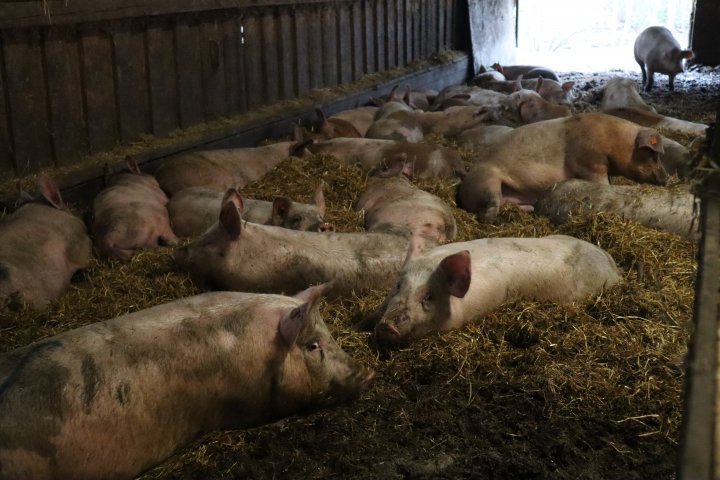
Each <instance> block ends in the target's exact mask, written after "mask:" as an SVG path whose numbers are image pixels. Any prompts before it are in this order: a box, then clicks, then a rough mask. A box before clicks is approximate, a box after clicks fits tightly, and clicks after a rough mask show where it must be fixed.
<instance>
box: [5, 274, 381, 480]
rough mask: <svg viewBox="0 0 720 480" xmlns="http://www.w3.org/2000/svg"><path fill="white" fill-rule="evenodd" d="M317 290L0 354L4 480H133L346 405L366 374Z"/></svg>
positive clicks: (155, 312)
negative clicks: (225, 434)
mask: <svg viewBox="0 0 720 480" xmlns="http://www.w3.org/2000/svg"><path fill="white" fill-rule="evenodd" d="M322 288H323V287H322V286H318V287H313V288H310V289H308V290H307V291H305V292H302V293H301V294H299V295H297V296H296V297H294V298H293V297H285V296H280V295H260V294H250V293H236V292H211V293H205V294H201V295H196V296H193V297H188V298H184V299H181V300H176V301H174V302H170V303H166V304H164V305H159V306H155V307H152V308H149V309H146V310H141V311H138V312H135V313H130V314H127V315H123V316H120V317H117V318H114V319H112V320H108V321H104V322H98V323H93V324H90V325H87V326H85V327H81V328H78V329H75V330H70V331H68V332H65V333H61V334H59V335H56V336H54V337H50V338H46V339H43V340H40V341H38V342H36V343H34V344H31V345H28V346H26V347H24V348H19V349H17V350H13V351H10V352H7V353H4V354H2V355H0V478H3V479H29V478H32V479H51V478H58V479H59V478H85V479H91V478H115V479H122V478H127V479H130V478H135V477H136V476H137V475H139V474H140V473H142V472H143V471H145V470H147V469H148V468H151V467H152V466H154V465H156V464H158V463H160V462H161V461H163V460H164V459H165V458H167V457H168V456H170V455H171V454H172V453H173V452H175V451H177V450H178V449H179V448H181V447H183V446H184V445H187V444H188V443H190V442H191V441H193V440H194V439H196V438H198V437H200V436H202V435H203V434H205V433H207V432H209V431H212V430H218V429H237V428H248V427H254V426H257V425H262V424H266V423H270V422H274V421H276V420H278V419H280V418H282V417H286V416H288V415H292V414H295V413H300V412H303V411H306V410H308V409H310V408H315V407H322V406H327V405H330V404H333V403H338V402H340V401H349V400H352V399H353V398H355V397H357V396H358V395H359V394H360V393H361V392H362V391H364V390H365V389H367V388H368V386H369V384H370V381H371V379H372V377H373V372H372V371H371V370H368V369H366V368H364V367H361V366H360V365H358V364H357V363H356V362H355V361H354V360H353V359H352V358H350V357H349V356H348V355H347V353H345V352H344V351H342V350H341V349H340V347H339V346H338V345H337V343H335V341H334V340H333V338H332V337H331V335H330V333H329V331H328V329H327V327H326V325H325V323H324V322H323V319H322V317H321V316H320V313H319V311H318V307H317V305H318V298H319V296H320V294H321V290H322Z"/></svg>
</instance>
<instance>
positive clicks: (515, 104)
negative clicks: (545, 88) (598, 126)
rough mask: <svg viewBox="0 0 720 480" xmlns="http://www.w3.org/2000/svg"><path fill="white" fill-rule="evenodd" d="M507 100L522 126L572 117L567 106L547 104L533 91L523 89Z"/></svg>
mask: <svg viewBox="0 0 720 480" xmlns="http://www.w3.org/2000/svg"><path fill="white" fill-rule="evenodd" d="M508 99H509V100H510V105H511V106H512V108H514V109H515V110H517V113H518V116H519V118H520V123H521V124H523V125H527V124H528V123H535V122H540V121H542V120H550V119H552V118H561V117H569V116H570V115H572V110H570V107H569V106H567V105H564V104H563V105H559V104H556V103H552V102H549V101H548V100H545V99H544V98H543V97H542V96H541V95H540V94H539V93H537V92H535V91H533V90H528V89H525V88H523V89H521V90H518V91H516V92H513V93H511V94H510V95H508Z"/></svg>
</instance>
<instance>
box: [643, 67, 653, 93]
mask: <svg viewBox="0 0 720 480" xmlns="http://www.w3.org/2000/svg"><path fill="white" fill-rule="evenodd" d="M654 82H655V71H654V70H653V69H651V68H650V67H648V69H647V83H646V84H645V91H646V92H649V91H650V90H652V87H653V83H654Z"/></svg>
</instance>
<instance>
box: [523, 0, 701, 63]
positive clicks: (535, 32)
mask: <svg viewBox="0 0 720 480" xmlns="http://www.w3.org/2000/svg"><path fill="white" fill-rule="evenodd" d="M694 5H695V0H596V1H592V2H588V1H582V2H579V1H577V0H518V11H517V14H518V31H517V41H518V48H517V56H516V58H517V63H518V64H534V65H544V66H547V67H550V68H553V69H555V70H558V71H578V72H593V71H604V70H611V69H621V70H637V69H638V68H639V67H638V65H637V63H636V62H635V58H634V56H633V44H634V43H635V38H637V36H638V34H639V33H640V32H641V31H643V30H644V29H645V28H647V27H649V26H652V25H661V26H664V27H667V28H668V29H669V30H670V31H672V32H673V35H674V36H675V39H676V40H677V41H678V42H679V43H680V46H681V47H682V48H688V46H689V44H690V24H691V17H692V12H693V8H694Z"/></svg>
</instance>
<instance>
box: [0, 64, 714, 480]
mask: <svg viewBox="0 0 720 480" xmlns="http://www.w3.org/2000/svg"><path fill="white" fill-rule="evenodd" d="M707 70H708V71H707V72H705V73H702V75H701V74H700V71H698V73H697V75H692V76H690V75H687V74H686V75H685V76H680V77H678V79H677V80H676V89H677V92H676V93H674V94H670V93H668V92H667V90H666V89H665V87H664V86H662V83H663V82H661V81H658V82H657V83H658V84H659V85H658V86H657V87H656V90H655V91H654V92H652V93H650V94H647V95H646V94H643V96H644V97H645V98H646V100H647V101H648V102H649V103H651V104H652V105H654V106H655V107H656V108H657V110H658V111H659V112H660V113H665V114H672V115H673V116H677V117H679V118H683V119H687V120H693V121H700V122H709V121H711V120H713V119H714V117H715V112H716V110H717V107H718V106H717V103H716V102H717V99H718V98H719V97H718V93H719V90H720V70H717V69H715V70H713V69H707ZM613 75H625V76H631V77H633V78H636V79H638V83H639V78H638V75H637V74H636V73H632V72H602V73H596V74H573V73H568V74H564V75H562V77H563V78H564V79H573V80H575V81H576V82H577V83H576V87H575V88H576V90H577V91H578V92H579V94H580V98H579V99H578V102H579V104H578V105H579V106H580V107H582V109H592V108H593V107H594V106H595V105H597V102H598V101H599V97H598V92H599V89H600V88H601V87H602V85H604V83H605V82H606V81H607V79H608V78H609V77H610V76H613ZM320 179H324V180H325V181H326V183H327V187H326V190H325V194H326V201H327V204H328V217H329V220H330V221H333V222H335V223H336V225H337V226H338V228H339V229H340V230H343V231H356V230H359V229H360V226H361V218H360V217H359V216H358V215H357V214H355V213H353V212H352V211H351V208H352V205H353V204H354V202H355V200H356V199H357V196H358V195H359V193H360V192H361V190H362V188H363V186H364V178H363V177H362V174H361V173H360V172H359V171H358V170H357V169H354V168H344V169H339V168H337V167H336V166H334V165H333V164H332V162H331V161H330V160H329V159H327V158H324V157H322V156H314V157H309V158H306V159H301V160H293V161H290V162H287V163H284V164H282V165H280V166H279V167H278V168H277V169H276V170H275V171H273V172H271V174H270V175H268V176H267V177H265V178H263V179H262V180H261V181H259V182H256V183H255V184H253V185H251V186H249V187H248V188H247V189H246V193H248V194H253V195H255V196H257V197H259V198H268V197H271V196H272V195H273V194H275V193H278V190H282V191H283V192H284V193H285V194H290V195H291V196H292V197H293V198H295V199H296V200H306V199H309V198H310V195H311V193H312V192H313V191H314V189H315V187H316V186H317V182H318V181H319V180H320ZM288 181H289V183H287V182H288ZM282 185H287V186H286V187H282ZM420 186H422V187H423V188H427V189H428V190H430V191H432V192H433V193H435V194H437V195H439V196H441V197H442V198H444V199H445V200H447V201H448V202H451V203H453V197H454V184H453V183H452V182H436V183H432V182H423V183H422V184H421V185H420ZM453 204H454V203H453ZM454 212H455V214H456V219H457V221H458V224H459V229H458V230H459V238H458V240H467V239H472V238H478V237H489V236H495V237H497V236H525V237H527V236H539V235H548V234H552V233H565V234H569V235H574V236H577V237H579V238H582V239H585V240H588V241H591V242H593V243H595V244H597V245H599V246H601V247H602V248H605V249H606V250H608V251H609V252H610V253H611V254H612V255H613V257H614V258H615V260H616V261H617V263H618V265H619V266H620V268H621V269H622V270H623V277H624V283H623V284H622V285H619V286H616V287H614V288H612V289H610V290H608V291H606V292H604V293H603V294H601V295H599V296H597V297H594V298H591V299H588V300H587V301H585V302H579V303H577V304H574V305H570V306H559V305H555V304H553V303H550V302H517V303H513V304H510V305H506V306H504V307H502V308H500V309H498V310H497V311H495V312H493V313H492V314H490V315H488V316H487V317H485V318H483V319H482V320H481V321H480V322H478V323H477V324H476V325H473V326H470V327H467V328H464V329H461V330H458V331H454V332H449V333H447V334H444V335H436V336H432V337H429V338H426V339H423V340H421V341H419V342H417V343H415V344H413V345H411V346H409V347H407V348H404V349H401V350H389V351H387V350H379V349H378V348H377V347H376V346H375V345H374V344H373V343H372V341H371V338H370V334H369V333H368V332H362V331H357V330H355V329H353V328H352V324H353V322H354V321H355V320H356V319H357V318H358V317H359V316H361V315H362V314H364V313H366V312H368V311H370V310H372V309H373V308H374V307H376V306H377V305H378V304H379V303H380V302H381V301H382V298H383V296H384V294H385V292H380V291H377V292H372V293H370V294H368V295H364V296H362V297H358V296H350V297H349V298H346V299H343V300H342V301H336V302H332V303H328V302H323V304H322V313H323V315H324V318H325V320H326V322H327V323H328V324H329V326H330V328H331V330H332V331H333V333H334V335H335V336H336V338H337V339H338V340H339V343H340V344H341V346H343V348H344V349H345V350H347V351H348V352H349V353H350V354H351V355H353V356H354V357H356V358H358V359H359V360H360V361H362V362H363V363H364V364H367V365H370V366H372V367H373V368H375V369H376V372H377V375H376V379H375V381H374V384H373V387H372V388H371V389H370V390H369V391H368V392H367V393H366V394H365V395H363V397H362V398H360V399H359V400H357V401H356V402H354V403H352V404H349V405H343V406H339V407H336V408H332V409H327V410H322V411H318V412H315V413H312V414H309V415H305V416H298V417H292V418H288V419H286V420H283V421H280V422H277V423H275V424H272V425H267V426H264V427H261V428H255V429H251V430H246V431H227V432H215V433H212V434H210V435H207V436H205V437H204V438H203V439H201V440H199V441H197V442H195V443H194V444H193V445H191V446H189V447H187V448H185V449H183V450H182V451H180V452H178V454H177V455H175V456H174V457H172V458H170V459H169V460H167V461H166V462H164V463H163V464H162V465H160V466H158V467H156V468H155V469H153V470H151V471H149V472H147V473H146V474H145V476H144V477H143V478H147V479H150V478H158V479H160V478H257V479H270V478H317V479H320V478H352V479H376V478H383V479H395V478H397V479H404V478H414V479H420V478H453V479H455V478H503V479H504V478H512V479H522V478H527V479H530V478H532V479H544V478H548V479H550V478H552V479H571V478H572V479H577V478H583V479H593V480H595V479H598V480H599V479H615V478H617V479H641V478H648V479H651V478H652V479H670V478H674V477H675V474H674V471H675V465H676V458H677V450H678V438H679V431H678V430H679V426H680V422H681V408H682V391H683V390H682V389H683V367H682V361H683V356H684V354H685V352H686V343H687V339H688V327H689V324H690V322H691V319H692V309H693V297H694V279H695V275H696V268H697V267H696V262H695V257H696V253H697V248H696V245H695V244H693V243H691V242H688V241H685V240H682V239H680V238H679V237H676V236H674V235H670V234H665V233H661V232H657V231H654V230H651V229H648V228H645V227H642V226H640V225H637V224H633V223H632V222H629V221H626V220H622V219H620V218H617V217H613V216H611V215H607V216H604V215H601V216H597V217H594V218H591V219H584V220H578V221H575V222H573V223H571V224H569V225H566V226H563V227H561V228H558V227H555V226H553V225H551V224H550V223H549V222H548V221H547V220H545V219H544V218H540V217H536V216H534V215H532V214H528V213H524V212H521V211H519V210H517V209H515V208H512V207H507V208H503V209H502V211H501V219H502V222H501V223H500V224H498V225H486V224H480V223H478V222H477V221H476V220H475V219H474V218H473V217H472V216H471V215H469V214H468V213H467V212H464V211H461V210H458V209H455V210H454ZM169 253H170V249H167V248H163V249H158V250H156V251H149V252H145V253H142V254H140V255H138V256H136V257H135V258H134V259H133V260H132V262H130V263H129V264H121V263H119V262H113V261H99V260H95V261H93V263H92V265H91V267H90V268H89V269H88V270H87V271H85V272H83V273H82V274H79V275H78V277H77V278H76V281H75V282H73V284H72V286H71V289H70V291H69V292H68V294H67V295H66V296H65V297H63V298H62V299H60V300H58V301H57V302H55V303H53V304H52V305H51V306H50V307H49V308H48V309H47V310H45V311H42V312H32V311H21V312H18V311H11V310H9V309H6V310H5V311H0V314H1V315H2V316H4V317H5V318H10V317H11V316H12V318H13V319H12V320H8V321H6V323H5V324H4V326H0V332H1V335H0V351H5V350H8V349H11V348H14V347H17V346H20V345H25V344H27V343H29V342H31V341H34V340H37V339H39V338H42V337H45V336H48V335H52V334H55V333H58V332H60V331H63V330H67V329H70V328H75V327H78V326H80V325H83V324H86V323H90V322H93V321H97V320H102V319H107V318H111V317H113V316H115V315H119V314H122V313H126V312H129V311H136V310H138V309H141V308H146V307H148V306H150V305H153V304H157V303H162V302H164V301H168V300H171V299H172V298H179V297H182V296H187V295H191V294H194V293H197V292H199V291H200V290H199V288H198V287H197V286H195V285H193V283H192V282H191V281H190V280H189V279H188V278H187V276H186V275H185V274H183V273H182V272H179V271H178V270H177V269H176V268H175V266H174V265H173V264H172V261H171V259H170V256H169Z"/></svg>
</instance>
